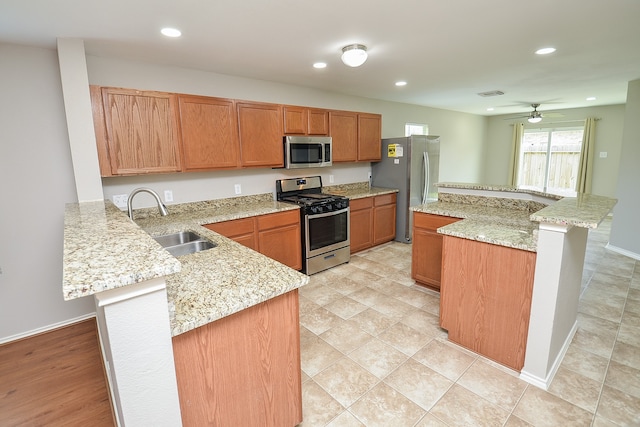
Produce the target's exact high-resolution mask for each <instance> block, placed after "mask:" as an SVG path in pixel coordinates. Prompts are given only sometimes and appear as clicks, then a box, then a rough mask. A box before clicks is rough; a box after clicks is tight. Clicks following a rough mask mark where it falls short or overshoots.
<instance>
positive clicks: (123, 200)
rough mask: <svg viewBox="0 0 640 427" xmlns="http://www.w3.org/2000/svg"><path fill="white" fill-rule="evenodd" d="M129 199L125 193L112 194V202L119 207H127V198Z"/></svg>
mask: <svg viewBox="0 0 640 427" xmlns="http://www.w3.org/2000/svg"><path fill="white" fill-rule="evenodd" d="M128 199H129V195H127V194H117V195H115V196H113V204H114V205H116V206H117V207H119V208H122V209H124V208H126V207H127V200H128Z"/></svg>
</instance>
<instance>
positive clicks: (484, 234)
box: [411, 202, 538, 252]
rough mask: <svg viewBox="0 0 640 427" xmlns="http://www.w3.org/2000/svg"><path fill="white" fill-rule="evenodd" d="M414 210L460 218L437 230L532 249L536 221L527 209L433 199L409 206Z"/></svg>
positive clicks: (534, 244)
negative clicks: (532, 219)
mask: <svg viewBox="0 0 640 427" xmlns="http://www.w3.org/2000/svg"><path fill="white" fill-rule="evenodd" d="M411 210H413V211H414V212H422V213H429V214H433V215H442V216H449V217H454V218H462V219H463V220H462V221H458V222H455V223H453V224H449V225H446V226H444V227H440V228H438V233H440V234H444V235H449V236H455V237H461V238H464V239H469V240H476V241H479V242H484V243H491V244H494V245H500V246H506V247H510V248H515V249H522V250H526V251H530V252H536V249H537V246H538V224H537V223H534V222H532V221H530V220H529V215H530V214H529V212H528V211H525V210H521V209H506V208H499V207H492V206H482V205H478V204H469V203H449V202H433V203H427V204H424V205H420V206H415V207H412V208H411Z"/></svg>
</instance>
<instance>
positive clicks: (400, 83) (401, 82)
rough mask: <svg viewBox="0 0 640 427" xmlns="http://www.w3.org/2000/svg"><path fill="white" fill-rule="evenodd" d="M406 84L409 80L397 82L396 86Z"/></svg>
mask: <svg viewBox="0 0 640 427" xmlns="http://www.w3.org/2000/svg"><path fill="white" fill-rule="evenodd" d="M406 85H407V82H405V81H399V82H396V86H406Z"/></svg>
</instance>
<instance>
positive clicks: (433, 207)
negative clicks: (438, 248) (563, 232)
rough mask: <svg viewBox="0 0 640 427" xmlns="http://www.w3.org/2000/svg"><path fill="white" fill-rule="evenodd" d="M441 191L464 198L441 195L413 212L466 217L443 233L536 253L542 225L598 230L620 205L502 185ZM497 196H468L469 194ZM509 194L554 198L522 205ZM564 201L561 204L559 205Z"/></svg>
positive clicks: (593, 197)
mask: <svg viewBox="0 0 640 427" xmlns="http://www.w3.org/2000/svg"><path fill="white" fill-rule="evenodd" d="M438 186H439V187H442V188H455V189H460V190H462V193H459V194H455V195H450V194H446V193H445V194H442V196H443V199H444V200H446V201H439V202H435V203H428V204H426V205H422V206H417V207H414V208H412V210H414V211H416V212H424V213H431V214H435V215H443V216H450V217H457V218H463V219H464V220H463V221H458V222H456V223H454V224H450V225H447V226H444V227H440V228H439V229H438V233H440V234H445V235H450V236H456V237H462V238H465V239H470V240H477V241H480V242H485V243H492V244H496V245H501V246H507V247H512V248H516V249H523V250H527V251H531V252H535V251H536V250H537V243H538V232H539V228H540V227H539V223H542V224H552V225H562V226H573V227H582V228H596V227H597V226H598V224H599V223H600V221H602V219H603V218H604V217H605V216H606V215H607V214H608V213H609V212H610V211H611V209H612V208H613V206H614V205H615V204H616V202H617V200H616V199H612V198H609V197H603V196H596V195H591V194H578V195H577V196H576V197H564V198H563V197H562V196H559V195H557V194H549V193H545V192H542V191H537V190H531V189H530V188H516V187H510V186H502V185H484V184H465V183H443V184H438ZM466 189H469V190H482V191H489V192H496V195H495V196H492V197H486V196H478V195H477V194H476V193H472V194H470V195H466V194H464V190H466ZM508 192H521V193H528V194H534V195H537V196H541V197H544V198H547V199H549V201H548V202H547V203H549V205H547V206H545V205H544V204H540V203H538V202H535V201H528V202H524V203H521V201H514V200H512V199H510V198H508V196H507V197H502V195H503V194H507V193H508ZM558 199H559V200H558Z"/></svg>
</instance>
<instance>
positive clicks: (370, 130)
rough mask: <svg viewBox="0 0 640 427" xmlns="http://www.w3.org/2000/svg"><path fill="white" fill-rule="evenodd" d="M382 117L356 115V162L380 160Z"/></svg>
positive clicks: (377, 115)
mask: <svg viewBox="0 0 640 427" xmlns="http://www.w3.org/2000/svg"><path fill="white" fill-rule="evenodd" d="M381 137H382V116H381V115H379V114H365V113H360V114H358V160H359V161H376V162H377V161H380V160H381V158H382V152H381V150H382V139H381Z"/></svg>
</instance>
